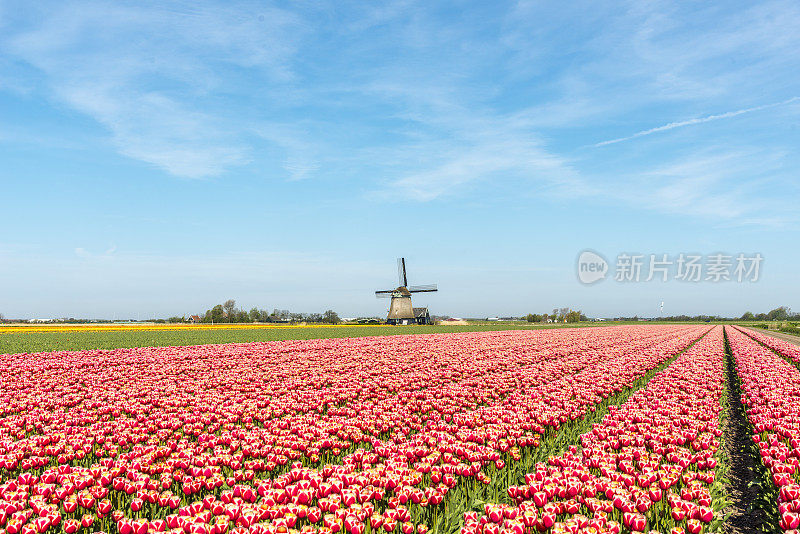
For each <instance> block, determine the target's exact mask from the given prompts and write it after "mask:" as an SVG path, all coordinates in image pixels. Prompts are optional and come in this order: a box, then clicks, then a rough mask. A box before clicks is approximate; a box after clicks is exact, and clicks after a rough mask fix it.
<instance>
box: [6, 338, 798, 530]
mask: <svg viewBox="0 0 800 534" xmlns="http://www.w3.org/2000/svg"><path fill="white" fill-rule="evenodd" d="M798 349H800V347H797V346H794V345H791V344H789V343H786V342H783V341H781V340H777V339H774V338H772V337H769V336H767V335H764V334H761V333H758V332H754V331H751V330H748V329H741V328H738V327H724V328H723V327H722V326H712V325H655V326H654V325H650V326H638V325H636V326H617V327H597V328H583V329H558V330H525V331H520V330H517V331H497V332H464V333H447V334H429V335H400V336H389V337H363V338H351V339H317V340H292V341H281V342H265V343H241V344H219V345H197V346H188V347H144V348H133V349H117V350H85V351H76V352H41V353H27V354H5V355H0V534H44V533H46V532H47V533H54V534H57V533H61V532H65V533H67V534H73V533H89V532H103V533H108V534H117V533H118V534H152V533H158V532H167V533H170V534H272V533H290V532H292V533H294V532H296V533H318V534H335V533H337V532H342V533H346V534H362V533H369V534H374V533H385V534H389V533H398V534H399V533H403V534H412V533H416V534H425V533H426V532H441V533H446V534H455V533H462V534H524V533H529V534H532V533H535V532H536V533H539V532H549V533H553V534H567V533H568V534H601V533H613V534H616V533H620V532H625V533H629V532H632V533H636V532H649V531H657V532H669V533H670V534H685V533H690V534H698V533H700V532H714V531H717V530H721V528H722V526H723V524H724V522H725V519H726V514H727V512H726V510H727V509H728V507H729V506H730V504H731V503H730V500H729V495H728V490H727V487H728V479H727V478H726V477H727V470H728V469H729V466H730V465H731V464H732V463H734V462H735V461H736V458H735V457H733V456H731V454H730V451H729V447H726V446H725V433H724V429H725V428H726V425H730V421H729V418H728V411H729V406H728V400H729V398H730V396H729V391H730V388H731V387H734V385H735V387H736V388H740V389H741V406H743V409H744V410H745V411H746V418H747V421H746V424H747V425H748V427H747V431H748V433H749V434H748V435H752V441H753V443H754V444H755V445H754V447H755V448H756V449H757V450H758V451H759V453H760V458H759V462H761V463H760V465H762V467H763V469H764V470H765V472H768V473H769V480H768V483H769V485H770V486H769V487H768V488H766V489H765V496H764V499H765V501H766V502H768V503H770V504H771V505H774V507H775V510H777V516H776V522H777V521H779V527H780V528H781V529H783V530H784V531H790V532H791V531H794V530H795V529H798V528H800V472H799V471H798V465H799V461H800V371H798V367H797V365H800V350H798ZM726 365H734V366H735V368H736V369H737V370H738V377H739V378H738V380H737V381H736V383H735V384H731V383H730V380H729V379H728V378H727V377H726ZM737 391H738V389H737ZM735 401H736V402H737V403H738V402H739V399H738V398H736V399H735ZM748 439H749V438H748ZM776 526H777V525H776Z"/></svg>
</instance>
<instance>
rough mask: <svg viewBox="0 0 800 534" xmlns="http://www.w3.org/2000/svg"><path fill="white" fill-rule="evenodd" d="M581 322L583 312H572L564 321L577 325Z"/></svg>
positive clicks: (566, 315)
mask: <svg viewBox="0 0 800 534" xmlns="http://www.w3.org/2000/svg"><path fill="white" fill-rule="evenodd" d="M580 320H581V312H580V311H574V310H570V311H568V312H567V313H565V314H564V321H566V322H568V323H577V322H578V321H580Z"/></svg>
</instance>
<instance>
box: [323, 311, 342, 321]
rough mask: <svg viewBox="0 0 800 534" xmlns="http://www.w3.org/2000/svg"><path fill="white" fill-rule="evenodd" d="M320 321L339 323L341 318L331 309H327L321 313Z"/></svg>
mask: <svg viewBox="0 0 800 534" xmlns="http://www.w3.org/2000/svg"><path fill="white" fill-rule="evenodd" d="M322 321H323V322H325V323H329V324H339V323H341V322H342V320H341V319H340V318H339V315H338V314H337V313H336V312H335V311H333V310H327V311H325V313H323V314H322Z"/></svg>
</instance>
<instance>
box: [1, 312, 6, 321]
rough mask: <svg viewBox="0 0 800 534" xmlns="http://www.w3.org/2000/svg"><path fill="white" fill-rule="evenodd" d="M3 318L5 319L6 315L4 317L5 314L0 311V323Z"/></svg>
mask: <svg viewBox="0 0 800 534" xmlns="http://www.w3.org/2000/svg"><path fill="white" fill-rule="evenodd" d="M5 320H6V317H5V315H3V314H2V313H0V323H2V322H3V321H5Z"/></svg>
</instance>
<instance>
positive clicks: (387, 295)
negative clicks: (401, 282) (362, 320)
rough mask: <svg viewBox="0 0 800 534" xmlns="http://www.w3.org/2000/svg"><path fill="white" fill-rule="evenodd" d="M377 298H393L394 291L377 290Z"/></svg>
mask: <svg viewBox="0 0 800 534" xmlns="http://www.w3.org/2000/svg"><path fill="white" fill-rule="evenodd" d="M375 298H376V299H390V298H392V292H391V291H376V292H375Z"/></svg>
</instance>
